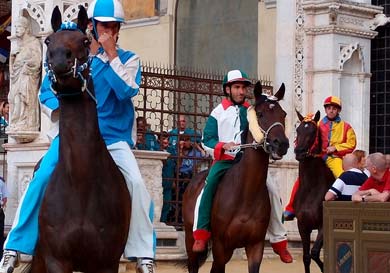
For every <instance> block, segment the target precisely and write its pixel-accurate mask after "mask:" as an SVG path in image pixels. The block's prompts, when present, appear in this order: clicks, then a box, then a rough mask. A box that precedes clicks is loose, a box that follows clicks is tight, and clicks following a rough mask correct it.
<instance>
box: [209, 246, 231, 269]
mask: <svg viewBox="0 0 390 273" xmlns="http://www.w3.org/2000/svg"><path fill="white" fill-rule="evenodd" d="M233 250H234V249H225V248H224V245H223V242H221V241H213V246H212V251H213V258H214V261H213V265H212V266H211V270H210V273H225V266H226V264H227V262H228V261H230V259H231V258H232V255H233Z"/></svg>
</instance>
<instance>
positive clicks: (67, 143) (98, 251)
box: [32, 6, 131, 273]
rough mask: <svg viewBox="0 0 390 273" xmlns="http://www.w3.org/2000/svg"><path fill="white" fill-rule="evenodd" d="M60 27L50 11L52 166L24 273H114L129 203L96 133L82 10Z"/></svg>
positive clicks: (120, 178)
mask: <svg viewBox="0 0 390 273" xmlns="http://www.w3.org/2000/svg"><path fill="white" fill-rule="evenodd" d="M61 23H62V19H61V13H60V11H59V9H58V7H56V8H55V9H54V11H53V14H52V18H51V24H52V28H53V31H54V33H53V34H51V35H50V36H48V37H47V39H46V40H45V43H46V45H47V60H46V62H47V67H48V69H49V71H48V75H49V77H50V78H51V80H52V88H53V90H55V92H56V93H57V97H58V99H59V103H60V108H59V112H60V144H59V146H60V147H59V161H58V163H57V165H56V168H55V170H54V172H53V174H52V176H51V179H50V182H49V184H48V187H47V189H46V193H45V197H44V199H43V202H42V206H41V210H40V215H39V240H38V244H37V248H36V255H35V256H34V259H33V263H32V272H33V273H35V272H37V273H38V272H39V273H42V272H49V273H58V272H61V273H71V272H72V271H82V272H86V273H117V272H118V267H119V260H120V257H121V255H122V253H123V250H124V248H125V244H126V240H127V235H128V231H129V223H130V209H131V204H130V195H129V192H128V190H127V187H126V184H125V180H124V178H123V176H122V173H121V172H120V171H119V169H118V167H117V166H116V164H115V162H114V160H113V159H112V157H111V156H110V154H109V152H108V151H107V148H106V144H105V142H104V140H103V138H102V137H101V135H100V131H99V126H98V119H97V109H96V102H95V99H94V89H93V82H92V77H91V75H90V71H89V70H90V68H89V65H90V59H89V44H90V41H89V40H88V38H87V36H86V35H85V30H86V28H87V24H88V17H87V13H86V11H85V9H84V7H82V6H80V11H79V14H78V23H77V29H73V30H70V29H67V28H65V29H64V28H62V27H61Z"/></svg>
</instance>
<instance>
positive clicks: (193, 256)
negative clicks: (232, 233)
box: [185, 227, 208, 273]
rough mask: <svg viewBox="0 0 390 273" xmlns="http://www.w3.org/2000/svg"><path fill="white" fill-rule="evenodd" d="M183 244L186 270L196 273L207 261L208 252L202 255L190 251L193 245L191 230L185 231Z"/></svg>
mask: <svg viewBox="0 0 390 273" xmlns="http://www.w3.org/2000/svg"><path fill="white" fill-rule="evenodd" d="M185 244H186V251H187V269H188V272H189V273H198V271H199V268H200V267H201V266H202V265H203V263H204V262H205V261H206V259H207V254H208V250H207V249H206V251H204V252H202V253H196V252H193V251H192V246H193V244H194V237H193V236H192V229H191V228H189V227H188V228H187V227H186V229H185Z"/></svg>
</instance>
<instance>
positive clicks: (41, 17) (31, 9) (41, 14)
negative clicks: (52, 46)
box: [23, 2, 46, 32]
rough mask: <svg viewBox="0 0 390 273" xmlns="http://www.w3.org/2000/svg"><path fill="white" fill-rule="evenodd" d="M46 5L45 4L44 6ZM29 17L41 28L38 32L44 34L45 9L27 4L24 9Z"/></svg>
mask: <svg viewBox="0 0 390 273" xmlns="http://www.w3.org/2000/svg"><path fill="white" fill-rule="evenodd" d="M42 5H44V4H42ZM23 8H24V9H25V10H26V11H27V13H28V15H29V16H30V17H31V18H32V19H34V21H35V22H36V23H37V24H38V26H39V31H38V32H44V31H45V20H46V19H45V11H44V7H43V6H41V5H38V4H33V3H29V2H26V5H25V7H23Z"/></svg>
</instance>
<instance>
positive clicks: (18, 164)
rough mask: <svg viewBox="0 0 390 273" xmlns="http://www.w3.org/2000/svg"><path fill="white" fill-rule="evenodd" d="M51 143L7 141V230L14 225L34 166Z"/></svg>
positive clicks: (5, 146) (5, 145)
mask: <svg viewBox="0 0 390 273" xmlns="http://www.w3.org/2000/svg"><path fill="white" fill-rule="evenodd" d="M48 147H49V143H28V144H20V143H7V144H4V148H5V149H6V150H7V176H8V177H7V187H8V193H9V196H8V202H7V208H6V211H5V215H6V216H5V226H6V230H9V228H10V227H11V225H12V222H13V219H14V216H15V213H16V210H17V208H18V205H19V202H20V199H21V198H22V195H23V193H24V191H25V189H26V188H27V185H28V183H29V182H30V180H31V178H32V175H33V171H34V167H35V165H36V163H37V162H38V161H39V160H40V159H41V157H42V156H43V155H44V154H45V153H46V150H47V149H48Z"/></svg>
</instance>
